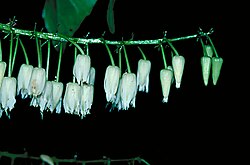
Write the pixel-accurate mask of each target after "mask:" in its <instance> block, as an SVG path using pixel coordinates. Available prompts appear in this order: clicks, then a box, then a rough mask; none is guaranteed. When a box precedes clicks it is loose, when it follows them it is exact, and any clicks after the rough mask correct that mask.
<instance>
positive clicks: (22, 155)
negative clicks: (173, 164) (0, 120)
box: [0, 151, 150, 165]
mask: <svg viewBox="0 0 250 165" xmlns="http://www.w3.org/2000/svg"><path fill="white" fill-rule="evenodd" d="M1 157H8V158H10V159H11V160H15V159H16V158H23V159H32V160H41V161H42V159H41V157H36V156H29V155H28V153H27V152H26V153H24V154H14V153H9V152H1V151H0V158H1ZM51 159H52V160H53V162H54V163H55V164H59V163H82V164H87V163H107V164H108V162H135V161H138V162H139V163H141V162H143V163H144V164H146V165H150V164H149V163H148V162H147V161H146V160H145V159H142V158H140V157H135V158H129V159H109V158H105V159H98V160H77V159H59V158H56V157H51Z"/></svg>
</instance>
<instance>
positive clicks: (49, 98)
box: [39, 81, 53, 115]
mask: <svg viewBox="0 0 250 165" xmlns="http://www.w3.org/2000/svg"><path fill="white" fill-rule="evenodd" d="M52 103H53V86H52V82H51V81H46V82H45V87H44V89H43V92H42V94H41V95H40V97H39V107H40V112H41V115H43V111H44V110H47V108H49V107H51V105H52Z"/></svg>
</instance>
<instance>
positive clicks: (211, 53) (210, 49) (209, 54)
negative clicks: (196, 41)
mask: <svg viewBox="0 0 250 165" xmlns="http://www.w3.org/2000/svg"><path fill="white" fill-rule="evenodd" d="M205 50H206V52H207V55H208V56H209V57H211V58H212V57H213V54H214V52H213V48H212V46H211V45H205Z"/></svg>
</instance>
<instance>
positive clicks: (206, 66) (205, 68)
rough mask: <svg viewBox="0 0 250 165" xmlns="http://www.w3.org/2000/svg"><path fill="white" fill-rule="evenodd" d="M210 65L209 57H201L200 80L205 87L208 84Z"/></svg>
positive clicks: (210, 59)
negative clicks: (201, 79)
mask: <svg viewBox="0 0 250 165" xmlns="http://www.w3.org/2000/svg"><path fill="white" fill-rule="evenodd" d="M211 65H212V58H211V57H209V56H202V57H201V69H202V78H203V82H204V84H205V86H207V84H208V80H209V76H210V70H211Z"/></svg>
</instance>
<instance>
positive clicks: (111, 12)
mask: <svg viewBox="0 0 250 165" xmlns="http://www.w3.org/2000/svg"><path fill="white" fill-rule="evenodd" d="M114 4H115V0H109V5H108V9H107V23H108V27H109V31H110V32H111V33H112V34H114V33H115V19H114V10H113V9H114Z"/></svg>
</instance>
